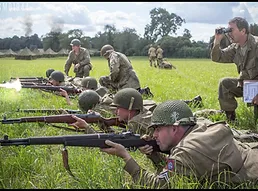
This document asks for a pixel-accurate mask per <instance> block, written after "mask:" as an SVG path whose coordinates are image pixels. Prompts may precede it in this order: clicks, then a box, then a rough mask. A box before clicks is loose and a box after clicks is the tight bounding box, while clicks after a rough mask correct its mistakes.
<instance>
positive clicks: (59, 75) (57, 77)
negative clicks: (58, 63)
mask: <svg viewBox="0 0 258 191" xmlns="http://www.w3.org/2000/svg"><path fill="white" fill-rule="evenodd" d="M49 78H50V79H53V80H55V81H58V82H64V78H65V77H64V74H63V73H62V72H60V71H53V72H52V73H51V74H50V77H49Z"/></svg>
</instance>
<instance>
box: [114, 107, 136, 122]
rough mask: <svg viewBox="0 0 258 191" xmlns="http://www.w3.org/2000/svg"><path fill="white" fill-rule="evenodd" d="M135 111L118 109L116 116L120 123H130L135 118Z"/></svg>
mask: <svg viewBox="0 0 258 191" xmlns="http://www.w3.org/2000/svg"><path fill="white" fill-rule="evenodd" d="M135 113H136V111H135V110H128V109H124V108H121V107H117V108H116V115H117V117H118V120H119V121H128V120H130V119H131V118H133V117H134V116H135Z"/></svg>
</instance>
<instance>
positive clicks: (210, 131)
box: [124, 118, 258, 188]
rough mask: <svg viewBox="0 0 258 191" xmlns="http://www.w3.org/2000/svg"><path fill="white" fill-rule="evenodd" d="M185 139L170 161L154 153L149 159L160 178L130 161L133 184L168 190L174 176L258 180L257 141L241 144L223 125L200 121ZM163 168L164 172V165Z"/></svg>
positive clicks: (176, 147) (172, 151)
mask: <svg viewBox="0 0 258 191" xmlns="http://www.w3.org/2000/svg"><path fill="white" fill-rule="evenodd" d="M198 120H199V121H198V122H197V125H195V126H193V127H191V128H190V129H188V130H187V131H186V133H185V135H184V137H183V138H182V140H181V141H180V142H179V143H178V144H177V145H176V146H175V147H173V148H172V149H171V151H170V155H169V157H168V158H165V157H164V156H163V155H162V154H160V153H154V154H153V155H152V156H150V157H149V158H151V159H152V161H153V163H154V165H155V166H156V167H157V168H158V172H160V173H159V175H155V174H153V173H149V172H147V171H146V170H144V169H141V167H140V166H139V165H138V164H137V163H136V161H135V160H134V159H132V158H131V159H130V160H129V161H128V162H127V163H126V165H125V167H124V169H125V170H126V171H127V172H128V173H129V174H130V175H131V176H132V178H133V180H134V182H137V183H139V184H140V185H145V186H152V187H155V188H169V177H171V176H173V175H174V174H175V173H177V174H181V175H185V176H188V177H190V176H192V177H196V178H197V179H199V180H210V181H211V182H213V181H218V180H220V181H223V182H233V183H241V182H244V181H247V180H250V181H257V180H258V160H257V158H258V142H253V143H242V142H239V141H237V140H236V139H234V135H233V133H232V131H231V129H230V128H229V127H228V125H227V124H226V123H224V122H218V123H212V122H211V121H209V120H207V119H204V118H202V119H198ZM161 164H164V166H163V169H162V165H161Z"/></svg>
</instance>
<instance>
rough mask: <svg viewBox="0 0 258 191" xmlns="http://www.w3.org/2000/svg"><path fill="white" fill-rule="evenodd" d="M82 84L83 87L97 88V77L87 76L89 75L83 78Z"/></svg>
mask: <svg viewBox="0 0 258 191" xmlns="http://www.w3.org/2000/svg"><path fill="white" fill-rule="evenodd" d="M81 86H82V87H83V88H87V89H91V90H96V89H97V88H98V82H97V80H96V79H95V78H93V77H90V76H87V77H85V78H83V79H82V81H81Z"/></svg>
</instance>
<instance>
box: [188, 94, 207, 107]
mask: <svg viewBox="0 0 258 191" xmlns="http://www.w3.org/2000/svg"><path fill="white" fill-rule="evenodd" d="M184 102H185V103H186V104H187V105H189V106H192V107H195V108H201V107H203V103H202V97H201V96H200V95H198V96H195V97H194V98H193V99H192V100H184Z"/></svg>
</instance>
